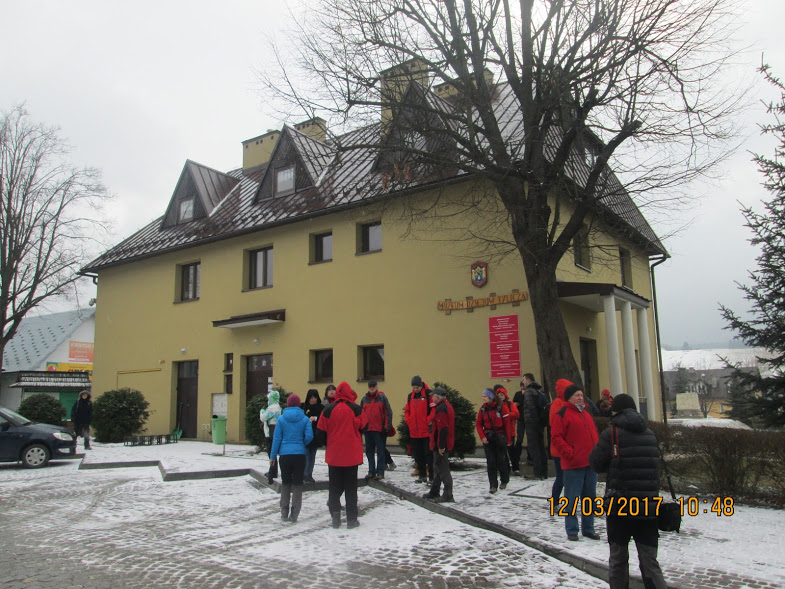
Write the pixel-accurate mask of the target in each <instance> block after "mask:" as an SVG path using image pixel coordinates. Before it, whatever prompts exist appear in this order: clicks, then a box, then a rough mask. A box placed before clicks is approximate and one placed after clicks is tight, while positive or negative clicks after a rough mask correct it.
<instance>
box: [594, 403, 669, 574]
mask: <svg viewBox="0 0 785 589" xmlns="http://www.w3.org/2000/svg"><path fill="white" fill-rule="evenodd" d="M611 411H612V413H613V417H611V422H610V427H608V428H607V429H606V430H605V431H603V432H602V435H601V436H600V440H599V442H598V443H597V445H596V446H595V447H594V450H592V453H591V455H590V456H589V463H590V464H591V467H592V469H594V470H595V471H596V472H598V473H599V472H607V473H608V482H607V483H606V485H605V506H606V510H607V513H608V518H607V532H608V543H609V544H610V557H609V559H608V565H609V573H608V577H609V579H608V581H609V585H610V588H611V589H626V588H627V587H628V583H629V577H630V572H629V543H630V538H633V539H634V540H635V546H636V548H637V549H638V560H639V563H640V570H641V575H642V577H643V585H644V587H646V589H665V587H666V585H665V579H664V577H663V575H662V570H661V569H660V564H659V563H658V562H657V544H658V538H659V532H658V531H657V516H656V511H657V509H656V507H657V505H659V503H658V502H655V501H654V500H653V498H654V497H659V495H660V474H659V468H660V455H659V449H658V447H657V437H656V436H655V435H654V432H652V431H651V430H650V429H648V427H646V418H645V417H643V415H641V414H640V413H638V412H637V411H636V409H635V401H633V399H632V397H630V396H629V395H625V394H620V395H616V397H615V398H614V399H613V403H612V404H611ZM611 499H613V501H614V502H613V507H611V508H610V509H609V508H608V507H609V506H610V505H611V502H610V501H611ZM631 513H637V515H636V516H632V515H630V514H631Z"/></svg>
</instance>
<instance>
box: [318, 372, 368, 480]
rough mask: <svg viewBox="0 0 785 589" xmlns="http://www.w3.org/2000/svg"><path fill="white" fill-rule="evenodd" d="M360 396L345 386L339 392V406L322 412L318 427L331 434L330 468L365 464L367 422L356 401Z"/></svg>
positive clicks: (328, 407) (336, 402)
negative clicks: (363, 430) (364, 447)
mask: <svg viewBox="0 0 785 589" xmlns="http://www.w3.org/2000/svg"><path fill="white" fill-rule="evenodd" d="M356 398H357V394H356V393H355V392H354V391H353V390H352V388H351V387H350V386H349V385H348V383H345V382H342V383H341V384H339V385H338V388H337V390H336V391H335V399H336V401H335V403H330V404H329V405H327V407H325V408H324V411H322V415H321V416H320V417H319V423H318V425H317V426H316V427H317V428H319V429H320V430H322V431H324V432H326V434H327V450H326V452H325V456H324V459H325V462H327V464H328V465H330V466H357V465H358V464H362V462H363V443H362V439H361V437H360V430H361V429H362V428H364V427H365V425H366V423H367V421H366V418H365V415H363V412H362V409H360V406H359V405H356V404H355V403H353V402H352V401H354V399H356Z"/></svg>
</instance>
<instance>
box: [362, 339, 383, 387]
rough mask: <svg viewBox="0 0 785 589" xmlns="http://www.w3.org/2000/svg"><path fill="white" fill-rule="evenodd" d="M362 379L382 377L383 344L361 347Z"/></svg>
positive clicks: (378, 378) (379, 378)
mask: <svg viewBox="0 0 785 589" xmlns="http://www.w3.org/2000/svg"><path fill="white" fill-rule="evenodd" d="M362 363H363V365H362V380H370V379H375V380H381V379H383V378H384V346H365V347H363V348H362Z"/></svg>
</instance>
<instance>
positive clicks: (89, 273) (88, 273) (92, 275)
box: [79, 272, 98, 286]
mask: <svg viewBox="0 0 785 589" xmlns="http://www.w3.org/2000/svg"><path fill="white" fill-rule="evenodd" d="M79 274H81V275H82V276H84V277H85V278H92V279H93V284H95V285H96V286H98V274H93V273H92V272H84V273H82V272H80V273H79Z"/></svg>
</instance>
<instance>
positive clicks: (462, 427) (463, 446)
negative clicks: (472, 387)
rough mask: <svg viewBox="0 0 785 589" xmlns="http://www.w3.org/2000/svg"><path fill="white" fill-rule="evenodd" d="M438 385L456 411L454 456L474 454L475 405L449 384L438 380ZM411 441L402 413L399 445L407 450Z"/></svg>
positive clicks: (461, 456)
mask: <svg viewBox="0 0 785 589" xmlns="http://www.w3.org/2000/svg"><path fill="white" fill-rule="evenodd" d="M436 387H441V388H443V389H444V390H445V391H447V400H448V401H449V402H450V404H451V405H452V408H453V410H454V411H455V447H454V448H453V456H457V457H458V458H463V457H464V456H466V455H472V454H474V450H475V448H476V447H477V438H476V437H475V435H474V434H475V429H474V424H475V423H476V421H477V412H476V411H475V410H474V405H472V403H471V401H469V400H468V399H467V398H466V397H464V396H463V395H461V393H460V392H458V391H457V390H455V389H454V388H452V387H451V386H450V385H448V384H445V383H443V382H437V383H435V384H434V388H436ZM409 443H410V438H409V426H407V425H406V421H405V419H404V416H403V415H401V421H400V422H399V423H398V445H400V447H401V448H403V449H404V450H406V448H407V446H408V445H409Z"/></svg>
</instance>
